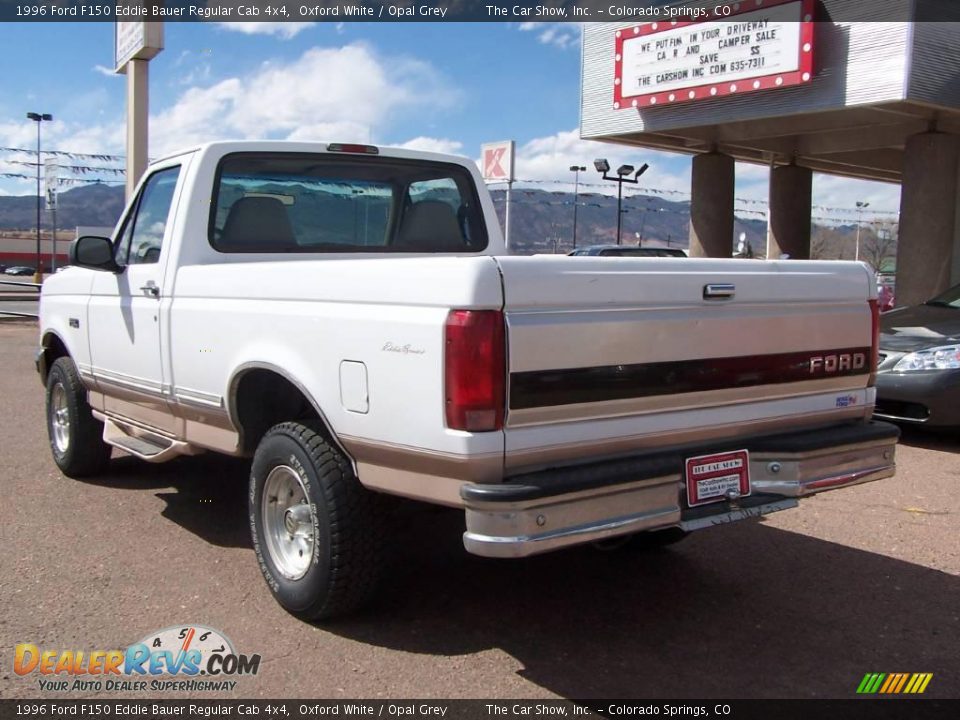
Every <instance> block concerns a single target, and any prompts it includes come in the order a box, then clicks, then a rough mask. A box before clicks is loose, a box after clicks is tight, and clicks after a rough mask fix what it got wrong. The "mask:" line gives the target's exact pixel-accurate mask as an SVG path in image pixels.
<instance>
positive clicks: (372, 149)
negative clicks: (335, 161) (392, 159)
mask: <svg viewBox="0 0 960 720" xmlns="http://www.w3.org/2000/svg"><path fill="white" fill-rule="evenodd" d="M327 152H341V153H359V154H360V155H379V154H380V148H378V147H377V146H376V145H353V144H351V143H330V144H329V145H327Z"/></svg>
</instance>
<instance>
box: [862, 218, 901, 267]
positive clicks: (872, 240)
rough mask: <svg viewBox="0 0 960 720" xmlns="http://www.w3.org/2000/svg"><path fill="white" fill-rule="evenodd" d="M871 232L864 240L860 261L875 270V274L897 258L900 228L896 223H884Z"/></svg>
mask: <svg viewBox="0 0 960 720" xmlns="http://www.w3.org/2000/svg"><path fill="white" fill-rule="evenodd" d="M869 232H870V234H869V235H868V236H866V237H865V238H864V239H863V243H862V246H861V248H860V259H861V260H863V261H864V262H865V263H867V264H868V265H869V266H870V267H871V268H873V271H874V272H880V271H881V270H883V267H884V264H885V263H886V261H887V260H891V259H893V258H895V257H896V256H897V240H898V238H899V227H898V226H897V223H895V222H882V223H879V224H877V225H875V226H874V227H873V228H872V229H871V230H870V231H869Z"/></svg>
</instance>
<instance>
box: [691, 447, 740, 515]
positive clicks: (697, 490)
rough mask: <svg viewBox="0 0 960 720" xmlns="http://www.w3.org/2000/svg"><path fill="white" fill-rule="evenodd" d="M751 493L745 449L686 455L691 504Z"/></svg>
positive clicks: (717, 500) (704, 503)
mask: <svg viewBox="0 0 960 720" xmlns="http://www.w3.org/2000/svg"><path fill="white" fill-rule="evenodd" d="M749 494H750V457H749V455H748V453H747V451H746V450H733V451H731V452H725V453H716V454H713V455H700V456H699V457H692V458H687V504H688V505H689V506H690V507H695V506H697V505H706V504H707V503H711V502H719V501H721V500H726V499H728V498H737V497H744V496H746V495H749Z"/></svg>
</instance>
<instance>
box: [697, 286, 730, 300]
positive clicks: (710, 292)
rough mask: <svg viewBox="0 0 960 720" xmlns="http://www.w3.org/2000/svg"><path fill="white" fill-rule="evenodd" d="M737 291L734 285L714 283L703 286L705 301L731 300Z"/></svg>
mask: <svg viewBox="0 0 960 720" xmlns="http://www.w3.org/2000/svg"><path fill="white" fill-rule="evenodd" d="M736 291H737V286H736V285H734V284H733V283H712V284H710V285H704V286H703V299H704V300H729V299H730V298H732V297H733V296H734V294H735V293H736Z"/></svg>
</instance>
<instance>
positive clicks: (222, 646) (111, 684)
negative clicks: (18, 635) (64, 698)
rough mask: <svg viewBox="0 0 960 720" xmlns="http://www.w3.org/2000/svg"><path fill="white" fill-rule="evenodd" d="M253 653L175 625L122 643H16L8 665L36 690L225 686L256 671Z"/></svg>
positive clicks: (203, 630) (207, 631)
mask: <svg viewBox="0 0 960 720" xmlns="http://www.w3.org/2000/svg"><path fill="white" fill-rule="evenodd" d="M260 660H261V658H260V655H259V654H243V653H238V652H237V651H236V650H235V649H234V646H233V643H231V642H230V640H229V639H228V638H227V637H226V636H225V635H224V634H223V633H221V632H220V631H219V630H214V629H213V628H209V627H205V626H203V625H193V624H185V625H175V626H172V627H168V628H164V629H163V630H159V631H157V632H154V633H151V634H149V635H147V636H146V637H144V638H143V639H142V640H140V642H137V643H134V644H132V645H130V646H129V647H127V648H126V649H122V650H121V649H114V650H60V649H49V648H40V647H39V646H38V645H36V644H34V643H19V644H17V646H16V647H15V648H14V660H13V670H14V673H16V674H17V675H18V676H21V677H24V678H35V679H36V682H37V689H38V690H40V691H41V692H97V693H101V692H103V693H108V692H125V693H128V692H142V693H156V692H167V691H176V692H204V691H231V690H234V689H235V688H236V686H237V682H238V681H237V678H241V677H249V676H253V675H256V674H257V673H258V672H259V670H260Z"/></svg>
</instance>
